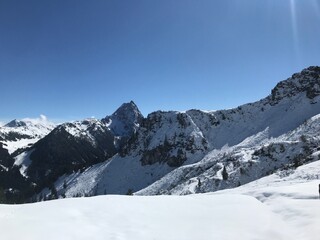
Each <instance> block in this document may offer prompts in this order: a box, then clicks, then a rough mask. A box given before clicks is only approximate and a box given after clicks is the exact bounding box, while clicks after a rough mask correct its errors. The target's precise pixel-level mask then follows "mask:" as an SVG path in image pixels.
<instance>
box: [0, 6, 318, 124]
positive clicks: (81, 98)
mask: <svg viewBox="0 0 320 240" xmlns="http://www.w3.org/2000/svg"><path fill="white" fill-rule="evenodd" d="M319 26H320V3H319V1H318V0H303V1H302V0H281V1H280V0H272V1H271V0H264V1H257V0H227V1H226V0H193V1H191V0H176V1H172V0H161V1H160V0H159V1H150V0H135V1H132V0H122V1H121V0H95V1H83V0H73V1H70V0H55V1H49V0H38V1H35V0H28V1H25V0H20V1H17V0H10V1H9V0H0V83H1V95H0V109H1V115H0V121H7V120H9V119H13V118H24V117H36V116H39V115H40V114H44V115H46V116H47V117H48V118H49V119H53V120H56V121H62V120H71V119H82V118H86V117H91V116H95V117H98V118H101V117H104V116H105V115H108V114H111V113H112V112H113V111H114V110H116V108H117V107H119V106H120V105H121V104H122V103H123V102H128V101H130V100H133V101H135V102H136V104H137V105H138V107H139V108H140V110H141V111H142V113H143V114H144V115H147V114H148V113H150V112H152V111H155V110H159V109H161V110H187V109H191V108H197V109H208V110H214V109H223V108H231V107H236V106H238V105H240V104H244V103H247V102H252V101H255V100H259V99H261V98H263V97H265V96H266V95H268V94H269V93H270V90H271V89H272V88H273V87H274V86H275V84H276V83H277V82H278V81H280V80H284V79H286V78H288V77H290V76H291V75H292V74H293V73H294V72H298V71H300V70H302V69H303V68H305V67H308V66H310V65H319V61H320V60H319V54H320V44H319V43H320V31H319Z"/></svg>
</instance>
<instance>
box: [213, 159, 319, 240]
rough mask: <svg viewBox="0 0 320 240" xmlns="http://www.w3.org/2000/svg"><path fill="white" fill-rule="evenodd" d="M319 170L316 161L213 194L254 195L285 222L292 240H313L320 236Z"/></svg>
mask: <svg viewBox="0 0 320 240" xmlns="http://www.w3.org/2000/svg"><path fill="white" fill-rule="evenodd" d="M319 169H320V161H316V162H313V163H309V164H306V165H304V166H301V167H298V168H297V169H295V170H292V169H291V170H283V171H279V172H277V173H274V174H272V175H270V176H267V177H264V178H261V179H259V180H257V181H254V182H251V183H249V184H246V185H243V186H241V187H238V188H234V189H228V190H223V191H218V192H215V193H214V195H222V196H224V195H226V194H235V197H237V196H238V194H241V195H248V196H253V197H255V198H256V199H258V200H259V201H260V202H262V203H263V204H265V205H266V206H267V207H268V208H269V209H270V210H271V211H272V212H274V213H276V214H277V215H278V216H280V217H281V219H282V220H284V221H285V222H286V225H287V226H288V227H290V228H291V229H292V233H293V235H294V237H293V239H299V240H300V239H301V240H308V239H316V238H317V236H319V234H320V228H319V227H318V225H319V219H320V211H319V206H320V200H319V199H320V195H319V192H318V189H319V184H320V171H319ZM210 194H211V193H210Z"/></svg>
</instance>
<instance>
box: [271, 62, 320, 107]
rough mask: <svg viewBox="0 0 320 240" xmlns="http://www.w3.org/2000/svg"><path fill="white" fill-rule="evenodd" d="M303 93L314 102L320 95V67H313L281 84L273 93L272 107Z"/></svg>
mask: <svg viewBox="0 0 320 240" xmlns="http://www.w3.org/2000/svg"><path fill="white" fill-rule="evenodd" d="M302 92H305V93H306V96H307V97H308V98H309V99H310V100H312V99H314V98H315V97H316V96H319V95H320V67H318V66H311V67H308V68H306V69H304V70H302V71H301V72H300V73H295V74H293V75H292V77H290V78H288V79H287V80H284V81H281V82H279V83H278V84H277V85H276V86H275V88H274V89H272V91H271V96H270V97H269V98H270V100H271V105H275V104H277V103H278V102H279V101H280V100H282V99H284V98H290V97H293V96H296V95H298V94H300V93H302Z"/></svg>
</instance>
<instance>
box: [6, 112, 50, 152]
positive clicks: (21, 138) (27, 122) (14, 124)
mask: <svg viewBox="0 0 320 240" xmlns="http://www.w3.org/2000/svg"><path fill="white" fill-rule="evenodd" d="M54 127H55V124H54V123H52V122H50V121H48V119H47V117H46V116H44V115H40V117H39V118H24V119H22V120H13V121H11V122H9V123H8V124H6V125H4V126H2V127H0V138H1V137H2V138H3V139H4V140H2V141H1V142H2V143H3V146H4V148H6V149H7V150H8V152H9V154H12V153H14V152H15V151H16V150H18V149H24V148H27V147H29V146H31V145H33V144H34V143H36V142H37V141H39V140H40V139H41V138H43V137H44V136H46V135H47V134H48V133H49V132H51V131H52V130H53V129H54ZM10 135H14V136H16V137H15V139H13V140H12V139H10V137H9V139H10V140H9V139H8V136H10Z"/></svg>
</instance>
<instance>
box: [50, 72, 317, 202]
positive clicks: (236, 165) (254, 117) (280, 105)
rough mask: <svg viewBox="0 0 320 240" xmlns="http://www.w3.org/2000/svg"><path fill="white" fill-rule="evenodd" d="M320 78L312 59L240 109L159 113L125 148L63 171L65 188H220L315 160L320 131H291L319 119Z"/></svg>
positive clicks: (90, 191) (72, 191) (83, 191)
mask: <svg viewBox="0 0 320 240" xmlns="http://www.w3.org/2000/svg"><path fill="white" fill-rule="evenodd" d="M319 85H320V68H319V67H309V68H307V69H305V70H303V71H302V72H301V73H297V74H294V75H293V76H292V77H291V78H288V79H287V80H285V81H282V82H280V83H279V84H277V86H276V87H275V88H274V89H273V90H272V91H271V94H270V95H269V96H267V97H266V98H264V99H262V100H260V101H257V102H255V103H249V104H245V105H242V106H240V107H238V108H235V109H229V110H220V111H201V110H189V111H186V112H176V111H171V112H163V111H157V112H154V113H151V114H149V115H148V116H147V117H146V118H144V119H142V121H141V124H140V125H139V128H137V130H136V132H135V133H134V134H133V135H132V137H131V139H130V140H129V142H128V143H127V144H125V145H124V147H123V148H121V149H120V151H119V153H118V154H116V155H115V156H113V157H112V158H110V159H108V160H107V161H105V162H102V163H100V164H98V165H94V166H92V167H90V168H88V169H86V171H85V172H84V173H82V174H79V173H73V174H70V175H64V176H62V177H61V178H60V179H59V180H58V181H57V182H56V187H57V190H58V192H59V191H60V192H63V193H64V194H66V196H78V195H96V194H106V193H107V194H108V193H112V194H114V193H116V194H125V193H131V192H135V191H138V190H141V191H140V192H138V193H137V194H188V193H192V192H206V191H215V190H218V189H224V188H230V187H235V186H238V185H240V184H245V183H247V182H250V181H253V180H255V179H258V178H260V177H263V176H265V175H268V174H271V173H272V172H274V171H276V170H277V169H281V168H290V167H294V166H297V165H299V164H303V163H304V162H305V161H312V159H315V158H313V156H312V154H313V153H314V152H316V150H315V149H316V148H317V144H318V140H317V137H316V136H313V135H312V136H311V135H310V136H304V135H307V134H306V133H304V132H306V130H301V131H300V133H299V134H296V136H295V137H293V136H291V135H290V134H293V132H291V131H294V130H295V129H296V131H298V129H303V126H309V127H310V126H315V127H317V126H318V124H317V120H316V119H317V117H315V118H312V117H313V116H315V115H317V114H319V113H320V101H319V100H320V96H319V95H320V92H319ZM310 118H311V120H310V121H307V122H306V120H308V119H310ZM299 126H301V127H299ZM222 173H223V174H222ZM223 175H225V176H224V177H223ZM226 175H227V177H226ZM224 178H225V180H223V179H224ZM226 178H228V179H226ZM63 183H66V184H63ZM62 186H64V188H62ZM142 189H143V190H142Z"/></svg>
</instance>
